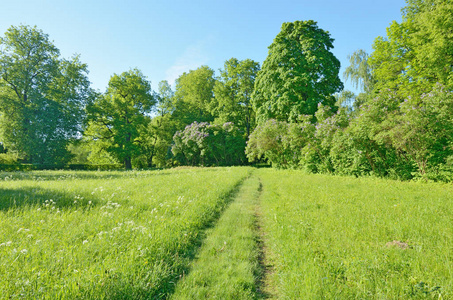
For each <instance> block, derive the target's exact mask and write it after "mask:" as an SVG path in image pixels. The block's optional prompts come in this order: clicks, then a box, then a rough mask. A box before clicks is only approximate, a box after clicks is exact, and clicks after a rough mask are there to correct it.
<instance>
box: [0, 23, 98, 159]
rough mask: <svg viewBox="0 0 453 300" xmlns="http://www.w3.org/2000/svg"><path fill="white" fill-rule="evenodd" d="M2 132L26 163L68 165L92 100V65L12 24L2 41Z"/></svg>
mask: <svg viewBox="0 0 453 300" xmlns="http://www.w3.org/2000/svg"><path fill="white" fill-rule="evenodd" d="M0 49H1V53H0V130H1V134H0V135H1V136H2V138H3V142H4V143H5V146H6V147H8V148H9V149H10V150H12V151H16V152H17V153H19V155H20V156H21V158H23V159H24V161H26V162H31V163H34V164H45V165H54V166H63V165H64V164H65V163H66V162H68V161H69V159H70V158H71V157H70V155H69V152H68V150H67V145H68V143H69V142H70V140H71V139H72V138H74V137H76V136H77V135H78V134H79V132H80V130H81V125H82V121H83V118H84V116H85V114H84V107H85V105H86V102H87V100H88V99H89V97H90V94H91V90H90V88H89V80H88V78H87V73H88V71H87V66H86V65H85V64H83V63H81V62H80V61H79V58H78V56H74V57H73V58H72V59H70V60H66V59H61V58H59V55H60V52H59V50H58V49H57V48H56V47H55V46H54V45H53V44H52V43H51V42H50V40H49V37H48V36H47V35H46V34H44V33H43V32H42V31H41V30H38V29H37V28H36V27H29V26H23V25H21V26H18V27H15V26H12V27H10V28H9V29H8V30H7V32H6V33H5V36H4V37H2V38H1V39H0Z"/></svg>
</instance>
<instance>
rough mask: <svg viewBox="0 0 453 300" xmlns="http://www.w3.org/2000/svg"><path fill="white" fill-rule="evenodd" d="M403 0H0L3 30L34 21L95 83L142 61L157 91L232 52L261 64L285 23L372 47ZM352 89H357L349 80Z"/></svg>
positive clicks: (342, 56)
mask: <svg viewBox="0 0 453 300" xmlns="http://www.w3.org/2000/svg"><path fill="white" fill-rule="evenodd" d="M403 6H405V2H404V0H379V1H376V0H343V1H336V0H298V1H297V0H293V1H289V0H274V1H269V0H262V1H251V0H241V1H239V0H223V1H215V0H211V1H204V0H171V1H157V0H149V1H146V0H127V1H126V0H124V1H123V0H111V1H107V0H72V1H71V0H14V1H6V0H2V1H1V2H0V34H1V35H2V36H3V34H4V32H5V31H6V30H7V29H8V28H9V27H10V26H11V25H16V26H17V25H20V24H23V25H32V26H34V25H36V26H37V27H38V28H39V29H41V30H42V31H44V32H45V33H46V34H48V35H49V37H50V40H52V41H53V42H54V44H55V46H56V47H57V48H58V49H60V51H61V54H62V56H63V57H65V58H69V57H71V56H72V55H73V54H75V53H77V54H80V56H81V61H82V62H84V63H87V64H88V69H89V71H90V74H89V78H90V81H91V82H92V86H93V87H94V88H95V89H98V90H100V91H105V88H106V86H107V83H108V81H109V78H110V76H111V75H113V74H114V73H121V72H124V71H127V70H129V69H130V68H135V67H137V68H139V69H140V70H142V72H143V73H144V74H145V75H146V76H147V77H148V79H149V80H150V81H151V85H152V88H153V89H154V90H157V84H158V82H159V81H161V80H164V79H165V80H168V81H169V82H170V83H173V82H174V80H175V79H176V78H177V77H178V76H179V75H181V74H182V73H183V72H187V71H189V70H193V69H196V68H198V67H199V66H201V65H208V66H209V67H211V68H212V69H214V70H215V71H216V72H217V74H218V69H219V68H223V64H224V62H225V60H228V59H230V58H231V57H236V58H238V59H246V58H250V59H253V60H255V61H257V62H259V63H260V64H262V62H263V61H264V59H265V58H266V56H267V52H268V49H267V47H268V46H269V45H270V44H271V43H272V41H273V39H274V38H275V36H276V35H277V34H278V32H279V31H280V28H281V25H282V23H284V22H292V21H296V20H315V21H317V22H318V26H319V27H320V28H322V29H324V30H326V31H329V32H330V34H331V37H332V38H334V39H335V42H334V47H335V48H334V49H333V53H334V54H335V56H336V57H337V58H338V59H339V60H340V61H341V66H342V68H341V74H340V76H341V78H342V73H343V71H344V68H345V67H346V66H347V65H348V60H347V56H348V55H350V54H351V53H353V52H354V51H355V50H357V49H364V50H366V51H367V52H368V53H370V52H371V50H372V48H371V46H372V43H373V41H374V39H375V38H376V37H377V36H384V35H385V32H386V27H387V26H388V25H389V24H390V23H391V22H392V21H393V20H396V21H398V22H399V21H400V20H401V8H402V7H403ZM345 86H346V88H348V89H352V87H351V85H350V84H347V83H346V84H345Z"/></svg>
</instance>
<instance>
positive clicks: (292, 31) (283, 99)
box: [252, 21, 343, 122]
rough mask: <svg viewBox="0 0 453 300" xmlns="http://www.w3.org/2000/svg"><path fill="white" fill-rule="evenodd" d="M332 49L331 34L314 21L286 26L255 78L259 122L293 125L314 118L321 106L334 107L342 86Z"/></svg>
mask: <svg viewBox="0 0 453 300" xmlns="http://www.w3.org/2000/svg"><path fill="white" fill-rule="evenodd" d="M332 48H333V39H332V38H331V37H330V34H329V33H328V32H326V31H324V30H322V29H320V28H318V26H317V23H316V22H315V21H296V22H292V23H283V25H282V28H281V31H280V33H279V34H278V35H277V36H276V37H275V39H274V41H273V43H272V44H271V45H270V46H269V54H268V56H267V58H266V60H265V61H264V63H263V66H262V69H261V71H260V72H258V76H257V78H256V82H255V91H254V93H253V96H252V103H253V106H254V108H255V110H256V114H257V119H258V122H263V121H265V120H267V119H270V118H275V119H277V120H282V121H288V122H294V121H297V120H298V118H299V117H300V116H301V115H314V113H315V112H316V110H317V108H318V103H323V104H325V105H328V106H333V105H334V104H335V98H334V97H333V94H334V93H336V92H339V91H341V90H342V89H343V83H342V82H341V80H340V78H339V77H338V73H339V70H340V62H339V60H338V59H337V58H336V57H335V56H334V55H333V53H332V52H331V51H330V50H331V49H332Z"/></svg>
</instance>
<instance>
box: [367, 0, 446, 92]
mask: <svg viewBox="0 0 453 300" xmlns="http://www.w3.org/2000/svg"><path fill="white" fill-rule="evenodd" d="M407 3H408V5H407V6H406V7H405V8H404V9H403V22H401V23H397V22H393V23H392V24H391V25H390V26H389V27H388V28H387V36H386V37H378V38H377V39H376V40H375V42H374V45H373V49H374V51H373V53H372V55H371V57H370V59H369V63H370V65H371V67H372V69H373V77H374V79H375V80H376V85H375V89H376V90H383V89H391V90H394V91H396V92H397V93H398V96H399V99H400V101H402V100H403V99H404V98H405V97H408V96H411V97H418V96H420V95H421V94H423V93H427V92H429V91H431V90H433V88H434V87H435V86H436V85H437V84H438V83H440V84H442V85H444V86H446V87H448V88H450V89H452V88H453V75H452V74H453V67H452V66H453V50H452V49H453V32H452V30H451V28H453V18H452V17H451V16H452V14H453V2H452V1H451V0H408V1H407Z"/></svg>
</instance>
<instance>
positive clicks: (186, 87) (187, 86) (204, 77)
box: [174, 66, 215, 126]
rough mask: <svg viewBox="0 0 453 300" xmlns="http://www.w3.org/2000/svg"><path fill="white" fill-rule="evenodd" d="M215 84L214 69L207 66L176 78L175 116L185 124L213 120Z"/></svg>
mask: <svg viewBox="0 0 453 300" xmlns="http://www.w3.org/2000/svg"><path fill="white" fill-rule="evenodd" d="M214 84H215V78H214V70H212V69H211V68H209V67H207V66H201V67H200V68H198V69H196V70H190V71H189V72H188V73H183V74H182V75H181V76H180V77H179V78H178V79H176V91H175V102H174V104H175V111H174V117H175V118H177V119H179V120H180V121H181V122H182V123H183V124H184V126H185V125H188V124H191V123H192V122H194V121H198V122H211V121H213V120H214V117H213V116H212V114H211V111H212V106H213V102H212V99H213V97H214V94H213V89H214Z"/></svg>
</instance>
